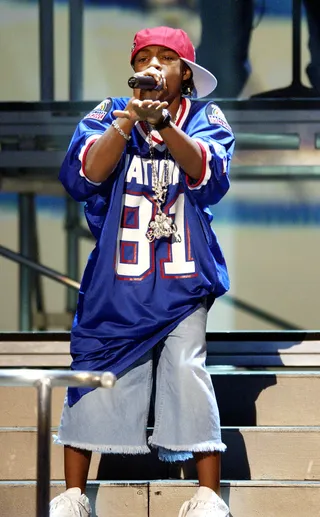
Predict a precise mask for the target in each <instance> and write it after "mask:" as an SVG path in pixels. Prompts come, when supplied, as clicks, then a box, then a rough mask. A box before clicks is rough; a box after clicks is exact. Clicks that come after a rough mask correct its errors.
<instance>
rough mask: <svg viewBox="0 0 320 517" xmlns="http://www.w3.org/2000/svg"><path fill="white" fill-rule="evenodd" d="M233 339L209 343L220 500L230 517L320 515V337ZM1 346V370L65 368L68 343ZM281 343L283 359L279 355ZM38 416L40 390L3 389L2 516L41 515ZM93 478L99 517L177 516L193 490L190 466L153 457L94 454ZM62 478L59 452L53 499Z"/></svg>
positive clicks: (55, 451)
mask: <svg viewBox="0 0 320 517" xmlns="http://www.w3.org/2000/svg"><path fill="white" fill-rule="evenodd" d="M309 337H310V336H309ZM228 339H229V342H228V343H225V344H224V346H223V347H222V342H221V343H220V344H219V342H215V343H214V344H213V343H212V342H210V343H209V357H208V370H209V372H210V374H211V376H212V381H213V384H214V387H215V391H216V395H217V399H218V403H219V407H220V414H221V424H222V433H223V439H224V441H225V443H226V444H227V445H228V452H227V453H226V454H225V455H223V456H222V478H223V482H222V495H223V497H224V499H225V500H226V502H227V503H228V504H229V505H230V509H231V516H232V517H289V516H290V517H306V515H318V513H319V508H320V432H319V431H320V405H319V395H318V394H319V392H320V361H319V360H318V357H319V354H318V350H319V351H320V347H319V344H320V340H316V339H313V340H308V339H307V340H301V342H300V343H299V342H298V341H297V340H294V343H293V342H292V343H291V345H290V346H285V347H283V344H282V345H280V344H279V342H278V341H276V340H274V339H273V340H271V341H270V340H269V341H266V340H263V342H260V341H257V340H251V342H250V343H249V345H248V342H245V341H244V340H243V336H242V338H241V339H239V341H237V340H234V341H231V339H230V336H229V337H228ZM42 344H43V346H42ZM287 344H288V343H287ZM0 345H1V346H0V350H1V352H0V364H1V366H0V367H1V368H4V367H19V366H26V365H28V366H29V367H37V368H38V367H50V368H55V369H56V368H61V367H67V365H68V364H69V355H68V346H67V340H64V339H63V340H60V341H59V340H54V339H53V340H51V342H50V341H47V342H45V341H40V340H39V338H37V337H36V339H35V341H32V340H30V337H29V340H28V339H27V338H26V336H24V341H19V340H16V341H14V340H13V339H11V341H10V339H9V340H5V339H3V336H2V337H1V339H0ZM281 346H282V347H283V350H284V353H282V351H281V353H280V352H279V353H278V354H276V349H278V350H280V349H281ZM213 347H215V350H213V349H212V348H213ZM226 350H227V351H228V354H227V355H228V357H227V355H226V353H225V352H226ZM289 351H290V352H289ZM220 352H221V353H220ZM219 354H220V360H219ZM289 355H290V358H288V356H289ZM222 356H223V357H224V358H225V359H223V357H222ZM221 358H222V359H221ZM221 362H222V365H221V364H219V363H221ZM215 363H217V364H215ZM226 363H229V364H226ZM286 363H289V365H288V366H284V365H285V364H286ZM258 365H260V366H258ZM64 395H65V390H64V389H63V388H55V389H54V390H53V401H52V426H53V427H52V433H53V434H54V433H55V432H56V430H57V425H58V423H59V419H60V413H61V407H62V403H63V399H64ZM36 419H37V410H36V390H35V389H34V388H9V387H0V450H1V454H2V461H1V462H0V510H1V511H0V515H1V517H2V516H3V517H30V516H34V515H35V479H36V438H37V436H36V435H37V433H36ZM150 432H152V431H151V429H150ZM89 478H90V482H89V485H88V486H89V493H90V499H91V501H92V503H93V505H94V506H95V507H96V513H95V514H94V517H95V516H96V517H104V516H107V517H126V516H128V517H133V516H135V517H140V516H141V517H160V516H162V515H165V516H166V517H177V515H178V510H179V507H180V505H181V504H182V502H183V501H184V500H186V499H189V498H190V497H191V496H192V494H193V493H194V491H195V487H196V484H195V481H194V479H195V466H194V462H193V461H189V462H186V463H185V464H165V463H162V462H160V461H158V459H157V457H156V454H155V453H152V454H150V455H145V456H137V457H122V456H120V455H111V456H108V455H106V456H100V455H98V454H95V455H93V461H92V465H91V469H90V475H89ZM62 479H63V448H62V447H59V446H57V445H53V446H52V463H51V480H52V481H51V489H52V496H54V495H55V494H57V493H59V492H61V491H63V490H64V484H63V482H62Z"/></svg>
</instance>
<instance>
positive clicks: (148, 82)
mask: <svg viewBox="0 0 320 517" xmlns="http://www.w3.org/2000/svg"><path fill="white" fill-rule="evenodd" d="M128 86H130V88H140V90H162V84H160V85H158V84H157V81H156V80H155V78H154V77H152V76H151V75H133V76H132V77H130V78H129V80H128Z"/></svg>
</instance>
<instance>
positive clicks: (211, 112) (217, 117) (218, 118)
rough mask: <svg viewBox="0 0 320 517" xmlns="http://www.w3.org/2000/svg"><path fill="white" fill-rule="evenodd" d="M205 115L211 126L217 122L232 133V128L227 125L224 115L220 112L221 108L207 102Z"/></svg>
mask: <svg viewBox="0 0 320 517" xmlns="http://www.w3.org/2000/svg"><path fill="white" fill-rule="evenodd" d="M206 115H207V119H208V122H209V124H211V125H212V126H213V125H214V124H218V125H219V126H223V127H225V128H226V129H227V130H228V131H230V132H231V133H232V129H231V127H230V126H229V124H228V122H227V119H226V117H225V116H224V114H223V113H222V111H221V109H220V108H219V107H218V106H217V105H216V104H214V103H213V102H211V103H210V104H208V106H207V107H206Z"/></svg>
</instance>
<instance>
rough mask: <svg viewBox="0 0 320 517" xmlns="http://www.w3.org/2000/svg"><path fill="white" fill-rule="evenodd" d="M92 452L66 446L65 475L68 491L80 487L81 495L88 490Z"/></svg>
mask: <svg viewBox="0 0 320 517" xmlns="http://www.w3.org/2000/svg"><path fill="white" fill-rule="evenodd" d="M91 455H92V453H91V451H85V450H82V449H75V448H73V447H69V446H68V445H66V446H65V447H64V474H65V478H66V486H67V490H68V489H69V488H75V487H78V488H80V489H81V493H84V491H85V489H86V483H87V479H88V472H89V467H90V461H91Z"/></svg>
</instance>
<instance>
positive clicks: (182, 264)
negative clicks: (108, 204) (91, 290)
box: [116, 193, 196, 280]
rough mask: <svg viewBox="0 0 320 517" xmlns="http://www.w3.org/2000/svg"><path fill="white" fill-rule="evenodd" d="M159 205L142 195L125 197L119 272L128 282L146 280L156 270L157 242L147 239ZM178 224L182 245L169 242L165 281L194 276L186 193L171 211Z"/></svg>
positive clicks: (162, 272) (117, 268) (164, 264)
mask: <svg viewBox="0 0 320 517" xmlns="http://www.w3.org/2000/svg"><path fill="white" fill-rule="evenodd" d="M154 209H155V204H154V203H153V202H152V201H151V200H150V199H148V198H147V197H145V196H143V195H141V194H138V195H136V194H129V193H126V194H124V196H123V210H122V220H121V223H120V227H119V231H118V243H117V256H116V272H117V275H119V276H120V277H122V279H124V280H125V279H126V280H142V279H143V278H145V277H146V276H147V275H149V274H150V273H152V272H153V271H154V243H153V242H152V243H150V242H149V241H148V239H147V238H146V233H147V230H148V226H149V222H150V221H151V219H152V217H153V215H154V212H155V210H154ZM169 214H170V215H173V216H174V220H175V224H176V225H177V228H178V231H177V233H178V234H179V236H180V239H179V242H178V241H175V242H173V243H171V242H170V241H169V240H168V256H167V259H164V260H161V276H162V277H163V278H179V277H180V278H181V277H189V276H194V275H195V274H196V272H195V262H194V260H193V259H192V257H191V243H190V232H189V227H188V225H187V224H186V223H185V217H184V194H182V193H181V194H179V196H178V197H177V199H176V201H175V202H174V204H173V205H172V206H171V207H170V209H169Z"/></svg>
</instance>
